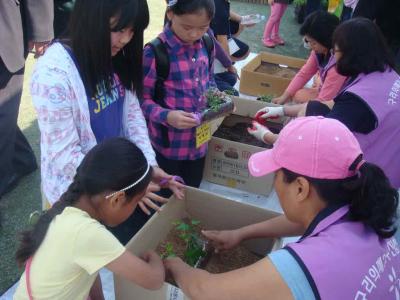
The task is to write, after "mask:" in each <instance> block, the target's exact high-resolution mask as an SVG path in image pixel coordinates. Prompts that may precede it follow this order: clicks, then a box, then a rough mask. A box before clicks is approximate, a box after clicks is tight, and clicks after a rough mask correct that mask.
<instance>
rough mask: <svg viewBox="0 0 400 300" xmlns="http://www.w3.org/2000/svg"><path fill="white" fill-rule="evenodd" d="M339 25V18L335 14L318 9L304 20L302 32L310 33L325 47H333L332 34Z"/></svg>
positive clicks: (302, 33) (303, 33) (304, 33)
mask: <svg viewBox="0 0 400 300" xmlns="http://www.w3.org/2000/svg"><path fill="white" fill-rule="evenodd" d="M338 25H339V19H338V18H337V17H336V16H335V15H333V14H330V13H328V12H326V11H322V10H318V11H316V12H313V13H312V14H310V15H309V16H308V17H307V18H306V19H305V20H304V23H303V25H301V27H300V34H301V35H309V36H310V37H312V38H313V39H315V40H316V41H317V42H318V43H320V44H321V45H322V46H324V47H325V48H327V49H332V48H333V43H332V36H333V32H334V31H335V29H336V27H337V26H338Z"/></svg>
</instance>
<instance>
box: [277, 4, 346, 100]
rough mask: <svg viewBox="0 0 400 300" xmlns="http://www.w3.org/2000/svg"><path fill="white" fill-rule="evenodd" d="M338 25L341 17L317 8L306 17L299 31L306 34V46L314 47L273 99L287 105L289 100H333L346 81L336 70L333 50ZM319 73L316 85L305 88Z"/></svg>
mask: <svg viewBox="0 0 400 300" xmlns="http://www.w3.org/2000/svg"><path fill="white" fill-rule="evenodd" d="M338 24H339V20H338V18H337V17H336V16H334V15H332V14H330V13H328V12H325V11H317V12H314V13H312V14H310V15H309V16H308V17H307V19H306V20H305V21H304V23H303V25H302V27H301V28H300V34H301V35H303V36H304V42H305V46H306V47H309V48H310V49H311V50H312V51H311V54H310V56H309V58H308V60H307V62H306V64H305V65H304V66H303V67H302V68H301V69H300V71H299V72H298V73H297V74H296V76H295V77H294V78H293V80H292V81H291V82H290V84H289V86H288V87H287V89H286V90H285V92H284V93H283V94H282V95H281V96H279V97H277V98H275V99H273V102H274V103H278V104H284V103H286V102H289V101H290V100H292V101H294V102H297V103H304V102H308V101H309V100H315V99H318V100H320V101H330V100H332V99H333V98H334V97H335V96H336V95H337V93H338V92H339V90H340V89H341V87H342V86H343V84H344V82H345V80H346V77H344V76H342V75H339V74H338V72H337V71H336V68H335V66H336V61H335V57H334V55H333V52H332V35H333V32H334V30H335V28H336V27H337V26H338ZM316 74H318V75H319V76H318V80H316V82H315V83H314V86H313V87H312V88H303V87H304V85H305V84H306V83H307V82H308V81H309V80H310V79H311V78H312V77H313V76H314V75H316Z"/></svg>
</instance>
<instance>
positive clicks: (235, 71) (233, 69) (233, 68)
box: [227, 65, 240, 80]
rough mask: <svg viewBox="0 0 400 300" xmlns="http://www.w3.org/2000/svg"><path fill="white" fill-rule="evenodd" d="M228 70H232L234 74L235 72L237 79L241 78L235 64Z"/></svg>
mask: <svg viewBox="0 0 400 300" xmlns="http://www.w3.org/2000/svg"><path fill="white" fill-rule="evenodd" d="M227 70H228V72H230V73H232V74H235V75H236V77H237V79H239V80H240V77H239V74H238V72H237V69H236V68H235V66H234V65H231V66H229V67H228V68H227Z"/></svg>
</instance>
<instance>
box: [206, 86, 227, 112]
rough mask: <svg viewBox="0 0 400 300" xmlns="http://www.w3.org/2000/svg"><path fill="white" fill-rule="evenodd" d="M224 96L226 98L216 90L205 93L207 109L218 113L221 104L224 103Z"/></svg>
mask: <svg viewBox="0 0 400 300" xmlns="http://www.w3.org/2000/svg"><path fill="white" fill-rule="evenodd" d="M224 96H226V94H225V93H223V92H220V91H218V90H216V89H210V90H208V91H207V93H206V98H207V107H208V108H209V109H210V110H212V111H218V109H219V107H220V106H221V104H224V103H225V100H224Z"/></svg>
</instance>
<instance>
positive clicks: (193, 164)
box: [156, 151, 205, 198]
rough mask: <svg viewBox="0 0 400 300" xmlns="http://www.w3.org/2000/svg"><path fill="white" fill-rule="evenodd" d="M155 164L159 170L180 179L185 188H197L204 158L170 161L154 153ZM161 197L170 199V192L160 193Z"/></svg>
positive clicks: (200, 178) (166, 190)
mask: <svg viewBox="0 0 400 300" xmlns="http://www.w3.org/2000/svg"><path fill="white" fill-rule="evenodd" d="M156 158H157V163H158V165H159V167H160V168H161V169H163V170H164V171H165V172H167V173H168V174H171V175H178V176H180V177H182V179H183V180H184V181H185V184H186V185H187V186H192V187H196V188H198V187H199V186H200V183H201V180H202V179H203V171H204V164H205V157H202V158H199V159H196V160H172V159H168V158H166V157H164V156H163V155H162V154H160V153H158V152H157V151H156ZM161 195H162V196H163V197H166V198H168V197H170V196H171V195H172V192H171V191H170V190H168V189H164V190H162V191H161Z"/></svg>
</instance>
